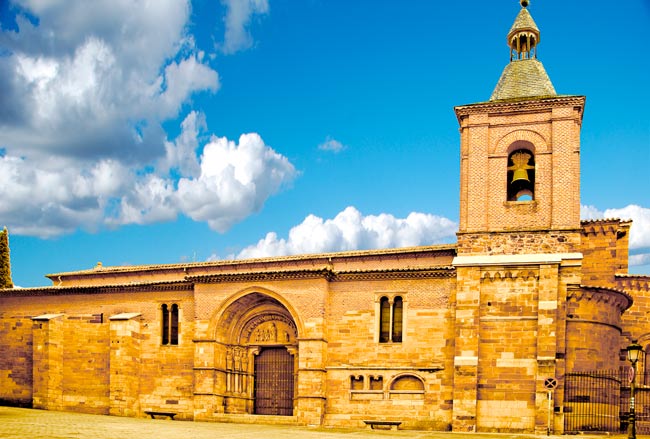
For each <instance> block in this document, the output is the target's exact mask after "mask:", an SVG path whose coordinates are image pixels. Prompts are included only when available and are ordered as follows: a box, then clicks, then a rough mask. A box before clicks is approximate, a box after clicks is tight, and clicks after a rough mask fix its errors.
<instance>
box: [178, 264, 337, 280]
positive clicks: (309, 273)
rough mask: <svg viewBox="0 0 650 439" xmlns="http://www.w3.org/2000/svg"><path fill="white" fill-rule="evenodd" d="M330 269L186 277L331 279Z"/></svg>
mask: <svg viewBox="0 0 650 439" xmlns="http://www.w3.org/2000/svg"><path fill="white" fill-rule="evenodd" d="M332 275H333V272H332V270H330V269H329V268H328V267H321V268H314V269H302V270H275V271H255V272H242V273H215V274H209V275H204V276H188V277H187V278H186V279H187V280H188V281H190V282H193V283H197V284H214V283H228V282H260V281H278V280H297V279H319V278H323V279H326V280H329V279H331V277H332Z"/></svg>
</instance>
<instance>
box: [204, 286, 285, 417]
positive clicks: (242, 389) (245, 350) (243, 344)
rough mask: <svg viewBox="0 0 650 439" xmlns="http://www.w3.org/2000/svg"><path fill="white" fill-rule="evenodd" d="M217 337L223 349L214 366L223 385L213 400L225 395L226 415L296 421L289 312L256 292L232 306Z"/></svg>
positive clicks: (276, 302)
mask: <svg viewBox="0 0 650 439" xmlns="http://www.w3.org/2000/svg"><path fill="white" fill-rule="evenodd" d="M216 331H217V334H215V335H216V339H217V340H218V341H220V342H221V343H220V344H221V346H222V348H221V349H216V351H215V364H216V365H217V368H220V367H221V368H222V370H223V372H222V373H223V380H217V381H216V382H215V394H222V395H223V410H224V413H226V414H229V413H230V414H238V413H239V414H244V413H246V414H273V415H293V412H294V410H293V407H294V402H293V399H294V395H295V388H296V382H297V379H296V376H297V375H296V371H297V370H298V329H297V327H296V323H295V320H294V318H293V316H292V315H291V313H290V312H289V310H288V309H287V308H286V307H285V306H284V305H283V304H282V303H280V301H279V300H277V299H275V298H273V297H271V296H269V295H266V294H263V293H259V292H252V293H250V294H246V295H244V296H242V297H240V298H239V299H237V300H234V301H233V302H232V303H231V304H230V305H228V307H227V309H226V310H225V311H224V312H223V313H222V315H221V318H220V319H219V324H218V325H217V326H216ZM261 354H262V357H263V358H264V359H263V361H258V358H259V356H260V355H261ZM257 375H259V376H260V377H263V378H262V379H261V380H258V379H257ZM259 398H264V399H265V402H264V404H261V403H260V402H259V401H256V399H259ZM260 407H264V409H263V410H262V409H260Z"/></svg>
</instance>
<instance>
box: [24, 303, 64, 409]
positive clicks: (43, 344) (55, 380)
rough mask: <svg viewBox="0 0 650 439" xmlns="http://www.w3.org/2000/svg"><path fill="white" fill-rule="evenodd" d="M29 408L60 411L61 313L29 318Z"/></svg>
mask: <svg viewBox="0 0 650 439" xmlns="http://www.w3.org/2000/svg"><path fill="white" fill-rule="evenodd" d="M32 320H33V327H32V328H33V329H32V330H33V333H32V335H33V347H32V348H33V351H34V353H33V366H32V367H33V377H34V378H33V386H34V388H33V407H34V408H36V409H45V410H61V409H62V408H63V388H62V382H63V373H62V372H63V325H64V322H63V314H44V315H41V316H37V317H33V318H32Z"/></svg>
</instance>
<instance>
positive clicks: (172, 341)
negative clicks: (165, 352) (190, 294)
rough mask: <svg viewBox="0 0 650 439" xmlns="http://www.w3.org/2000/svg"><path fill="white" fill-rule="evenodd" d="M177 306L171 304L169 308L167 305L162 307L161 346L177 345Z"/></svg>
mask: <svg viewBox="0 0 650 439" xmlns="http://www.w3.org/2000/svg"><path fill="white" fill-rule="evenodd" d="M178 330H179V321H178V305H177V304H175V303H174V304H173V305H172V306H171V307H169V305H167V304H163V306H162V344H163V345H177V344H178Z"/></svg>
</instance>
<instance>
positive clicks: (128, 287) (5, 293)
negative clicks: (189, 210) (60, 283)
mask: <svg viewBox="0 0 650 439" xmlns="http://www.w3.org/2000/svg"><path fill="white" fill-rule="evenodd" d="M193 287H194V286H193V284H191V283H190V282H186V281H175V282H142V283H133V284H115V285H101V286H99V285H87V286H70V287H56V286H49V287H36V288H12V289H5V290H0V297H11V296H14V297H16V296H17V297H22V296H69V295H75V294H90V295H93V294H108V293H140V292H157V291H187V292H190V291H193Z"/></svg>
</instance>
